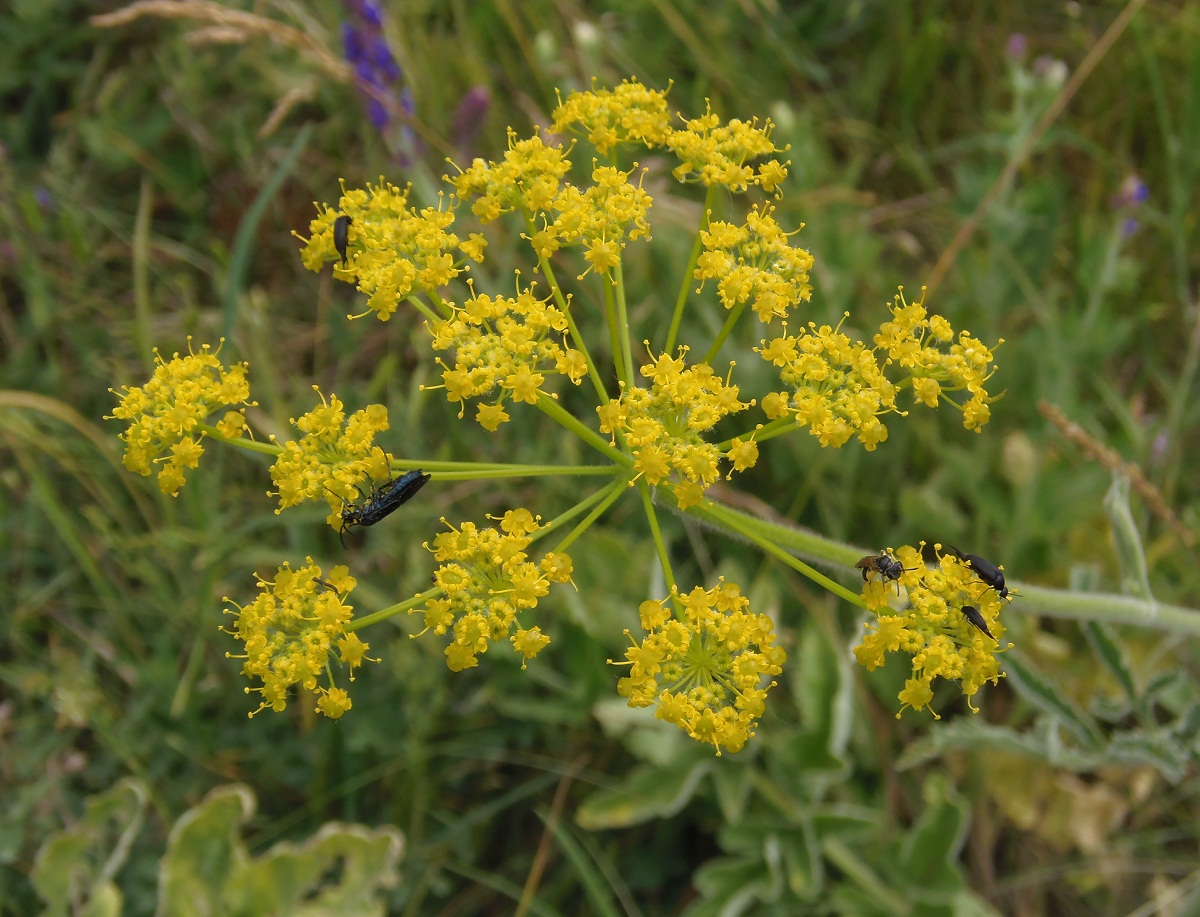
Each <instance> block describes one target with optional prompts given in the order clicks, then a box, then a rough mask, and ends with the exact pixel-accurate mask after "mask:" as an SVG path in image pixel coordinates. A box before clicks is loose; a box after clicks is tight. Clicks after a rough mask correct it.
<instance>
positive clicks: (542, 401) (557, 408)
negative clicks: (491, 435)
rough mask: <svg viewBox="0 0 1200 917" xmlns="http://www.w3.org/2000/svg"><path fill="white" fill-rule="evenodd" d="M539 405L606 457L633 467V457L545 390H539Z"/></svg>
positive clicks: (622, 464) (542, 409)
mask: <svg viewBox="0 0 1200 917" xmlns="http://www.w3.org/2000/svg"><path fill="white" fill-rule="evenodd" d="M537 406H538V408H539V409H540V410H541V411H542V413H544V414H546V415H547V416H549V417H550V418H551V419H553V420H554V421H556V422H557V423H559V424H560V425H562V426H564V427H566V428H567V429H568V430H570V431H571V432H572V433H574V434H575V435H576V436H578V437H579V438H580V439H582V440H583V441H584V442H585V443H587V444H588V445H589V446H591V447H592V448H593V449H596V450H597V451H598V452H600V454H601V455H603V456H605V457H606V458H609V459H612V460H613V461H614V462H616V463H617V464H619V465H620V466H621V467H623V468H632V467H633V459H631V458H630V457H629V456H628V455H625V454H624V453H623V452H620V451H618V450H617V448H616V447H615V446H613V445H612V444H610V443H609V441H608V440H606V439H605V438H604V437H603V436H601V435H600V434H599V433H597V432H596V431H595V430H589V429H588V428H587V427H586V426H584V425H583V423H582V422H581V421H580V420H579V418H577V417H576V416H575V415H574V414H572V413H570V412H569V411H567V410H566V409H565V408H564V407H563V406H562V405H560V404H559V403H558V402H557V401H555V400H554V399H553V398H551V397H550V396H549V395H547V394H546V393H545V392H538V400H537Z"/></svg>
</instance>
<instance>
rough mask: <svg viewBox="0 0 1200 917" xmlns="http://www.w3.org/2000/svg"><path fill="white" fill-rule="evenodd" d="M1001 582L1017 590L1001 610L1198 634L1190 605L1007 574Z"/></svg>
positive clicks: (1196, 614) (1198, 617)
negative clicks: (1021, 579) (1035, 581)
mask: <svg viewBox="0 0 1200 917" xmlns="http://www.w3.org/2000/svg"><path fill="white" fill-rule="evenodd" d="M1005 581H1006V584H1007V585H1008V588H1009V589H1010V590H1015V591H1016V592H1017V593H1018V594H1017V595H1016V596H1014V598H1013V601H1012V602H1010V603H1008V605H1007V606H1006V607H1005V613H1007V612H1009V611H1016V612H1021V613H1028V614H1039V615H1045V616H1046V617H1048V618H1066V619H1069V620H1074V621H1103V622H1105V623H1107V624H1133V625H1136V626H1138V627H1149V628H1152V629H1154V630H1165V631H1169V632H1171V633H1176V634H1189V635H1191V636H1200V611H1197V610H1196V609H1194V608H1186V607H1184V606H1182V605H1166V604H1163V603H1162V602H1156V601H1154V600H1153V599H1139V598H1133V597H1131V596H1124V595H1110V594H1108V593H1104V592H1068V591H1067V590H1065V589H1047V588H1046V587H1044V586H1030V585H1027V584H1025V583H1019V582H1016V581H1015V580H1012V579H1009V578H1007V577H1005Z"/></svg>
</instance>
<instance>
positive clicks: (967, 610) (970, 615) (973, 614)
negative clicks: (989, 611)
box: [962, 605, 1000, 643]
mask: <svg viewBox="0 0 1200 917" xmlns="http://www.w3.org/2000/svg"><path fill="white" fill-rule="evenodd" d="M962 613H963V617H964V618H966V619H967V620H968V621H970V622H971V623H972V624H974V625H975V626H976V627H978V628H979V629H980V630H981V631H983V632H984V633H985V634H987V635H988V636H989V637H991V638H992V639H993V640H996V638H995V637H992V632H991V631H990V630H988V626H987V622H986V621H985V620H983V615H982V614H981V613H980V611H979V609H978V608H976V607H975V606H974V605H964V606H963V607H962ZM996 642H997V643H999V642H1000V641H998V640H997V641H996Z"/></svg>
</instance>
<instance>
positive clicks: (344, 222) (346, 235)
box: [333, 213, 354, 267]
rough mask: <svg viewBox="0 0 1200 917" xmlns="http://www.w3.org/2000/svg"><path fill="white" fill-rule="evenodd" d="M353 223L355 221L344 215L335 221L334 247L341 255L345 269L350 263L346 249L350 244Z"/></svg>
mask: <svg viewBox="0 0 1200 917" xmlns="http://www.w3.org/2000/svg"><path fill="white" fill-rule="evenodd" d="M353 222H354V220H352V219H351V218H350V217H348V216H346V214H344V213H343V214H342V215H341V216H339V217H338V218H337V219H336V220H334V221H333V247H334V248H336V249H337V253H338V254H339V255H341V258H342V266H343V267H345V266H346V265H347V264H348V263H349V256H348V255H347V254H346V248H347V246H349V244H350V224H351V223H353Z"/></svg>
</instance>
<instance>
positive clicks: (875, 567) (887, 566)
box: [854, 545, 1009, 640]
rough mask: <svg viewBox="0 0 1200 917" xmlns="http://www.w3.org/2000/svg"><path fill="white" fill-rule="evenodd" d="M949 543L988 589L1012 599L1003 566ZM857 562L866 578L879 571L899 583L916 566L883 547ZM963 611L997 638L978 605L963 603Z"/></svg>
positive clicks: (968, 618) (982, 629) (975, 624)
mask: <svg viewBox="0 0 1200 917" xmlns="http://www.w3.org/2000/svg"><path fill="white" fill-rule="evenodd" d="M948 547H949V549H950V551H951V553H953V554H954V556H955V557H957V558H958V559H959V560H960V561H961V562H962V563H964V564H966V565H967V566H969V567H970V568H971V570H972V571H973V572H974V573H975V575H976V576H978V577H979V581H980V582H982V583H983V584H984V585H985V586H986V587H987V588H988V589H995V590H996V594H997V595H998V596H1000V598H1002V599H1005V600H1008V596H1009V589H1008V586H1007V585H1005V582H1004V571H1003V570H1001V569H1000V568H999V567H998V566H996V565H995V564H994V563H992V562H991V561H990V560H987V559H986V558H984V557H980V556H979V555H978V554H967V553H964V552H963V551H960V550H959V549H958V548H956V547H954V546H953V545H948ZM854 566H855V567H856V568H857V569H859V570H861V571H862V578H863V580H866V579H867V574H868V573H878V574H879V576H880V578H881V579H882V580H883V581H884V582H887V581H888V580H891V581H892V582H897V583H898V581H899V579H900V577H901V576H903V575H904V572H905V571H906V570H910V569H912V568H911V567H905V566H904V565H903V564H902V563H900V561H898V560H896V558H894V557H893V556H892V555H891V554H889V553H888V552H887V551H883V552H881V553H880V554H878V555H875V554H868V555H867V556H866V557H864V558H862V559H861V560H859V561H858V563H856V564H855V565H854ZM896 588H897V590H899V588H900V587H899V585H897V587H896ZM962 613H963V617H965V618H966V619H967V620H968V621H970V622H971V624H973V625H974V626H975V627H977V628H979V630H981V631H983V632H984V633H985V634H987V635H988V637H990V638H991V639H992V640H995V639H996V638H995V637H992V632H991V631H990V630H988V627H987V622H985V621H984V619H983V615H982V613H980V611H979V609H978V608H976V607H975V606H974V605H964V606H962Z"/></svg>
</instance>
